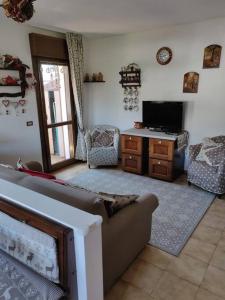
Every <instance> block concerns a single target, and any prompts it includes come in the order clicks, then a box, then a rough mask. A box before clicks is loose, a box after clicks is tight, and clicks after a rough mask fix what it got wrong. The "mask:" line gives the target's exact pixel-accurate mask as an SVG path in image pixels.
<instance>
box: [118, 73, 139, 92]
mask: <svg viewBox="0 0 225 300" xmlns="http://www.w3.org/2000/svg"><path fill="white" fill-rule="evenodd" d="M119 74H120V76H121V80H120V82H119V83H120V84H122V87H123V88H126V87H141V70H133V71H121V72H119Z"/></svg>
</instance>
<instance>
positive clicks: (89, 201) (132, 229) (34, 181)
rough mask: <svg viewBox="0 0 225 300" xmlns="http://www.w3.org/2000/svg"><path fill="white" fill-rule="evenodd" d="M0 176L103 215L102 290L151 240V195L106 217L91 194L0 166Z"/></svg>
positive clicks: (120, 273) (154, 202) (116, 277)
mask: <svg viewBox="0 0 225 300" xmlns="http://www.w3.org/2000/svg"><path fill="white" fill-rule="evenodd" d="M0 178H1V179H4V180H7V181H10V182H13V183H15V184H18V185H20V186H23V187H26V188H28V189H31V190H33V191H36V192H38V193H41V194H43V195H46V196H49V197H51V198H54V199H56V200H58V201H61V202H64V203H67V204H69V205H72V206H74V207H76V208H79V209H81V210H84V211H86V212H89V213H92V214H97V215H100V216H102V218H103V225H102V240H103V273H104V289H105V292H106V291H108V290H109V289H110V287H111V286H112V285H113V284H114V283H115V281H116V280H117V279H118V278H119V277H120V276H121V275H122V274H123V272H124V271H125V270H126V269H127V268H128V266H129V265H130V264H131V263H132V261H133V260H134V259H135V257H136V256H137V255H138V253H139V252H140V251H141V250H142V249H143V248H144V246H145V245H146V244H147V242H148V241H149V240H150V235H151V219H152V213H153V212H154V210H155V209H156V207H157V206H158V200H157V198H156V197H155V196H154V195H152V194H146V195H144V196H141V197H139V198H138V200H137V203H135V204H132V205H130V206H127V207H125V208H123V209H122V210H120V211H119V212H118V213H117V214H115V215H114V216H113V217H111V218H108V215H107V213H106V210H105V206H104V204H103V203H102V202H96V194H94V193H91V192H87V191H84V190H81V189H78V188H75V187H74V188H73V187H69V186H63V185H60V184H57V183H55V182H52V181H49V180H46V179H42V178H37V177H32V176H29V175H26V174H24V173H21V172H18V171H14V170H10V169H7V168H4V167H1V166H0Z"/></svg>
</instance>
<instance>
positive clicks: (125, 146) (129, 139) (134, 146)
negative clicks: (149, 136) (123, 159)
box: [121, 135, 143, 155]
mask: <svg viewBox="0 0 225 300" xmlns="http://www.w3.org/2000/svg"><path fill="white" fill-rule="evenodd" d="M121 145H122V153H130V154H136V155H142V150H143V138H142V137H139V136H132V135H122V138H121Z"/></svg>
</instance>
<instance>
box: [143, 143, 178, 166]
mask: <svg viewBox="0 0 225 300" xmlns="http://www.w3.org/2000/svg"><path fill="white" fill-rule="evenodd" d="M174 148H175V147H174V141H168V140H161V139H152V138H150V139H149V155H150V157H151V158H158V159H164V160H170V161H172V160H173V155H174Z"/></svg>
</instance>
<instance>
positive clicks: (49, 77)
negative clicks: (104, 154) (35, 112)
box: [38, 59, 76, 171]
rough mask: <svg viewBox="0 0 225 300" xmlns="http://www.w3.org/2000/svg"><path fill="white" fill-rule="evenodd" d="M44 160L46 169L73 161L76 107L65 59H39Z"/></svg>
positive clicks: (49, 169)
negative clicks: (60, 60) (63, 60)
mask: <svg viewBox="0 0 225 300" xmlns="http://www.w3.org/2000/svg"><path fill="white" fill-rule="evenodd" d="M38 74H39V80H38V81H39V89H40V97H39V99H40V101H41V103H40V104H39V111H41V118H39V121H41V123H42V124H41V125H42V126H41V128H42V132H43V135H44V136H43V137H42V140H43V142H42V147H43V148H44V149H42V150H44V151H42V152H43V160H44V165H45V170H46V171H53V170H56V169H59V168H62V167H64V166H67V165H69V164H71V163H73V162H74V161H75V131H76V130H75V109H74V104H73V103H74V102H73V99H72V92H71V84H70V73H69V66H68V63H66V62H59V61H58V62H57V61H53V60H52V61H50V62H49V61H45V60H41V59H40V60H39V62H38Z"/></svg>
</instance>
